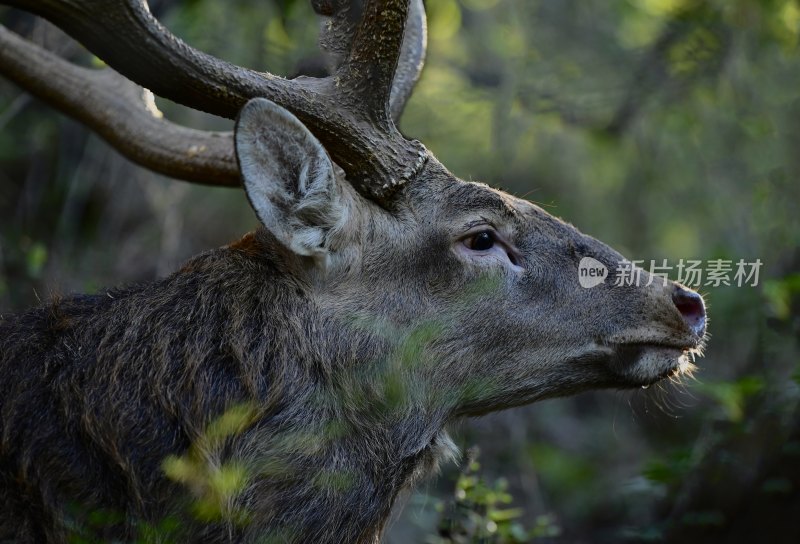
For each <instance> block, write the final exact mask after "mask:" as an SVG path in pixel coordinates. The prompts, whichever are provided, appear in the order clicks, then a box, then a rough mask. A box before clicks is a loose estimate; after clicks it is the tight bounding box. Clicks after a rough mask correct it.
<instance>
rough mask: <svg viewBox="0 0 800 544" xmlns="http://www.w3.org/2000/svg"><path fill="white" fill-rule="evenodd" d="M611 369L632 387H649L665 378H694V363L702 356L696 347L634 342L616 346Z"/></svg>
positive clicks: (699, 348) (696, 345) (699, 349)
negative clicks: (692, 375) (696, 358)
mask: <svg viewBox="0 0 800 544" xmlns="http://www.w3.org/2000/svg"><path fill="white" fill-rule="evenodd" d="M613 349H614V356H613V358H612V361H611V364H612V368H613V369H614V370H615V371H616V373H618V374H619V375H621V376H622V377H623V378H625V380H626V382H628V383H629V384H630V385H631V386H648V385H652V384H654V383H656V382H659V381H661V380H663V379H666V378H680V377H681V376H691V374H692V372H693V371H694V369H695V368H696V367H695V366H694V359H695V357H696V356H699V355H701V346H700V344H699V343H697V344H693V345H685V344H684V345H681V344H667V343H660V342H635V343H624V344H617V345H615V346H614V348H613Z"/></svg>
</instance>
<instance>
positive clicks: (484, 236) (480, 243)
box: [472, 232, 494, 251]
mask: <svg viewBox="0 0 800 544" xmlns="http://www.w3.org/2000/svg"><path fill="white" fill-rule="evenodd" d="M493 246H494V238H493V237H492V235H491V233H489V232H479V233H478V234H476V235H475V239H474V240H473V241H472V249H474V250H475V251H485V250H487V249H492V247H493Z"/></svg>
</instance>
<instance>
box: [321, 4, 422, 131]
mask: <svg viewBox="0 0 800 544" xmlns="http://www.w3.org/2000/svg"><path fill="white" fill-rule="evenodd" d="M408 8H409V0H377V1H373V2H367V4H366V5H365V6H364V9H363V13H362V15H361V22H360V23H359V25H358V27H357V28H356V32H355V35H354V36H353V41H352V45H351V47H350V53H349V54H348V56H347V57H346V58H345V59H344V61H343V62H342V63H341V65H340V66H339V68H338V69H337V70H336V74H335V76H334V77H335V79H336V83H337V85H336V88H337V89H339V90H340V92H339V96H340V97H341V99H342V100H344V101H345V102H350V101H355V103H359V104H361V111H363V112H364V113H365V114H366V115H367V116H368V117H369V118H370V119H371V120H372V121H374V122H376V123H380V124H386V125H389V126H390V125H393V123H392V121H391V117H390V115H389V98H390V96H391V91H392V83H393V82H394V74H395V71H396V70H397V63H398V60H399V59H400V50H401V48H402V45H403V34H404V33H405V26H406V20H407V19H408ZM389 126H386V127H385V128H389Z"/></svg>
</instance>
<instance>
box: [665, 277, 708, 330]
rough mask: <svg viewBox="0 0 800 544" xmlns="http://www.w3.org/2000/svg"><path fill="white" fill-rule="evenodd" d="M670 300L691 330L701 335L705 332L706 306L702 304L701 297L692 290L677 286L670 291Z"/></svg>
mask: <svg viewBox="0 0 800 544" xmlns="http://www.w3.org/2000/svg"><path fill="white" fill-rule="evenodd" d="M672 302H673V304H675V307H676V308H677V309H678V311H679V312H680V313H681V315H682V316H683V320H684V321H685V322H686V324H687V325H689V328H690V329H692V332H694V333H695V334H696V335H697V336H703V334H705V332H706V306H705V304H703V297H701V296H700V295H698V294H697V293H695V292H694V291H689V290H687V289H684V288H682V287H678V288H676V289H675V292H673V293H672Z"/></svg>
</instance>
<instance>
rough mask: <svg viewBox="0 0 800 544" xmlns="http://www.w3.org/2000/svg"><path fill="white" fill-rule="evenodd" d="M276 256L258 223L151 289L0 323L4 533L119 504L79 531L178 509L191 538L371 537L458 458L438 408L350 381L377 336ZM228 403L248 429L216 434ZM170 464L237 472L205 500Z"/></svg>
mask: <svg viewBox="0 0 800 544" xmlns="http://www.w3.org/2000/svg"><path fill="white" fill-rule="evenodd" d="M285 251H286V250H284V249H282V248H281V247H280V246H279V245H277V244H276V243H275V242H274V241H273V240H272V239H271V238H270V235H269V234H267V233H266V232H265V231H263V230H261V231H258V232H257V233H254V234H250V235H248V236H246V237H245V238H244V239H242V240H241V241H240V242H238V243H236V244H233V245H231V246H229V247H227V248H223V249H220V250H216V251H211V252H208V253H206V254H203V255H200V256H198V257H197V258H195V259H192V260H191V261H190V262H189V263H188V264H187V265H186V266H184V268H182V269H181V270H180V271H178V272H176V273H175V274H173V275H172V276H170V277H168V278H165V279H164V280H161V281H159V282H156V283H154V284H150V285H145V286H140V287H132V288H126V289H119V290H111V291H108V292H105V293H102V294H98V295H92V296H77V297H73V298H65V299H62V300H56V301H55V302H53V303H51V304H50V305H49V306H45V307H42V308H38V309H35V310H32V311H29V312H27V313H25V314H22V315H19V316H8V317H4V318H0V391H3V393H4V394H3V396H2V397H0V413H1V414H2V417H1V418H0V541H6V540H9V539H10V540H13V541H15V542H42V541H47V542H64V541H66V540H67V538H68V534H69V531H68V530H67V526H68V525H70V524H71V525H73V526H78V527H85V526H84V525H83V524H84V523H85V522H86V519H87V516H88V514H89V513H90V512H93V511H99V510H101V509H102V510H104V511H107V512H113V513H118V514H123V516H122V517H121V518H119V519H118V520H117V521H114V522H110V523H109V524H108V525H107V526H103V527H99V528H98V527H89V528H86V530H91V531H92V533H91V534H92V536H99V537H101V538H112V537H115V538H130V537H132V536H134V535H135V531H136V529H135V527H136V523H138V522H142V521H144V522H147V523H153V524H157V523H159V522H160V521H161V520H163V519H164V518H165V517H169V516H173V517H176V518H178V519H179V520H180V521H181V523H182V524H181V529H180V531H182V533H181V538H182V539H183V540H188V541H198V542H199V541H202V542H212V543H213V542H231V541H236V542H240V541H251V540H256V539H259V538H264V537H265V536H272V537H274V538H277V539H278V541H285V542H323V543H324V542H375V541H377V539H379V536H380V534H381V531H382V529H383V525H384V523H385V520H386V519H387V517H388V516H389V514H390V510H391V507H392V504H393V502H394V501H395V499H396V497H397V495H398V493H399V492H400V491H401V490H403V489H404V488H407V487H408V486H409V485H411V484H412V483H413V482H414V481H415V480H416V479H417V478H419V477H420V476H421V475H422V474H424V473H426V472H428V471H430V470H433V469H434V468H435V466H436V464H437V463H438V461H439V460H440V459H441V458H443V457H446V456H452V455H453V452H454V448H453V446H452V443H451V442H450V440H449V439H448V438H447V435H446V434H444V432H443V431H442V429H443V426H444V423H445V414H444V413H437V411H430V410H422V409H412V408H410V407H409V406H405V405H402V406H401V405H395V404H392V402H393V401H392V397H391V395H388V396H387V391H389V389H390V386H391V383H389V384H388V385H387V384H386V383H383V384H381V383H380V381H375V380H372V381H370V380H369V379H367V380H366V381H365V382H361V381H360V380H361V378H364V377H367V378H369V376H368V375H367V374H363V372H362V369H365V368H367V366H368V365H369V364H372V363H374V362H375V361H380V360H382V359H383V358H385V357H386V350H387V345H386V341H385V340H382V339H378V338H376V337H375V336H374V335H371V334H369V333H368V332H366V331H363V332H361V333H358V332H356V333H354V329H353V328H352V327H348V326H347V325H346V323H344V322H339V320H338V319H337V316H334V315H329V313H327V312H326V311H325V309H324V308H320V307H319V306H318V305H317V304H316V303H315V301H314V299H313V294H312V293H311V291H310V290H309V286H308V285H306V284H304V283H303V281H302V279H298V278H303V274H302V273H299V271H298V270H295V269H293V267H296V266H297V262H296V259H291V258H289V257H288V255H287V254H286V253H285ZM390 377H391V376H390ZM387 387H388V388H389V389H387ZM231 410H234V412H235V413H238V414H240V415H241V414H244V416H242V417H244V418H245V420H246V421H238V422H235V423H234V425H233V427H232V428H226V427H225V425H222V424H220V423H219V422H220V421H222V422H224V421H226V420H225V418H224V414H230V412H231ZM221 416H222V419H220V417H221ZM168 458H169V459H172V460H173V465H172V466H180V463H181V462H183V463H189V465H190V466H192V467H194V469H195V470H196V471H197V470H199V471H200V473H203V472H205V473H206V474H214V473H215V471H217V472H219V471H220V470H223V471H224V470H229V469H231V470H234V469H235V471H238V472H236V473H237V474H241V475H243V476H242V477H241V478H240V480H239V483H240V485H239V486H238V487H237V488H235V489H234V490H232V491H231V492H230V493H228V494H227V495H226V494H222V495H219V494H217V495H214V493H212V492H210V490H209V485H208V480H206V481H203V480H202V479H199V480H198V479H196V478H194V477H193V476H192V475H191V474H190V475H187V476H185V478H184V479H183V480H182V481H181V483H176V480H181V477H180V473H179V472H178V475H177V476H175V474H172V478H171V479H170V478H167V477H166V475H165V470H164V468H163V467H164V466H167V465H164V461H165V459H168ZM176 460H177V461H176ZM176 463H177V464H176ZM168 471H169V470H168ZM173 472H174V471H173ZM193 478H194V479H193ZM209 496H210V497H212V500H211V503H212V506H213V508H211V510H212V514H213V515H210V519H211V522H210V523H206V524H196V523H194V521H193V519H194V517H195V516H194V515H191V514H190V511H191V508H192V506H191V505H192V504H193V503H194V504H195V506H196V504H197V503H196V501H197V500H198V499H199V500H200V501H201V502H202V501H204V500H205V501H206V502H208V500H209ZM214 499H215V500H216V503H215V502H214ZM203 504H205V503H203ZM115 519H116V518H115Z"/></svg>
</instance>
